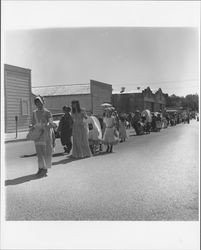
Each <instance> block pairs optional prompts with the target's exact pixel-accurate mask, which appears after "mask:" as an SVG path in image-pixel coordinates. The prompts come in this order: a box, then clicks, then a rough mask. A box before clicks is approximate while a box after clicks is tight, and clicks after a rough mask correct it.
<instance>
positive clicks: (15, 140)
mask: <svg viewBox="0 0 201 250" xmlns="http://www.w3.org/2000/svg"><path fill="white" fill-rule="evenodd" d="M22 141H28V140H27V139H26V138H22V139H11V140H6V141H4V143H16V142H22Z"/></svg>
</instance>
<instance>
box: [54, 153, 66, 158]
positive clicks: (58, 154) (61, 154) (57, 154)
mask: <svg viewBox="0 0 201 250" xmlns="http://www.w3.org/2000/svg"><path fill="white" fill-rule="evenodd" d="M58 156H64V153H56V154H53V155H52V157H58Z"/></svg>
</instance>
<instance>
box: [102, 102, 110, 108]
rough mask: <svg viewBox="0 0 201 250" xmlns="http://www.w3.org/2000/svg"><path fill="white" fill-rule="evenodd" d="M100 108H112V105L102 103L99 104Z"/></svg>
mask: <svg viewBox="0 0 201 250" xmlns="http://www.w3.org/2000/svg"><path fill="white" fill-rule="evenodd" d="M101 106H102V107H104V108H110V107H112V105H111V104H110V103H106V102H105V103H103V104H101Z"/></svg>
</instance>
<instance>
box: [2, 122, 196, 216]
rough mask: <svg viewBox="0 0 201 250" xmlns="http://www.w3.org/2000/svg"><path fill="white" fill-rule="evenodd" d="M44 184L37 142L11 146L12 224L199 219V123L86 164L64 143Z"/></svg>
mask: <svg viewBox="0 0 201 250" xmlns="http://www.w3.org/2000/svg"><path fill="white" fill-rule="evenodd" d="M56 143H57V146H56V152H55V153H54V157H53V166H52V168H51V169H50V171H49V175H48V177H44V178H40V179H37V178H36V176H35V175H34V174H35V173H36V172H37V158H36V156H35V150H34V145H33V143H32V142H27V141H26V142H18V143H8V144H5V151H6V159H5V168H6V181H5V185H6V186H5V188H6V219H7V220H85V221H86V220H125V221H127V220H134V221H137V220H144V221H154V220H160V221H163V220H165V221H166V220H174V221H175V220H177V221H178V220H180V221H181V220H182V221H183V220H188V221H189V220H191V221H194V220H198V214H199V212H198V209H199V208H198V206H199V123H198V122H197V121H195V120H192V121H191V123H190V124H180V125H177V126H175V127H169V128H167V129H163V130H162V131H161V132H159V133H151V134H149V135H144V136H134V133H132V131H131V132H130V136H129V138H128V140H127V142H125V143H119V144H118V145H116V146H115V147H114V153H111V154H106V153H103V154H100V155H96V156H93V157H91V158H86V159H82V160H74V161H73V160H72V159H71V158H70V157H69V156H66V155H65V156H64V155H62V151H63V150H62V147H61V145H60V140H59V139H57V142H56Z"/></svg>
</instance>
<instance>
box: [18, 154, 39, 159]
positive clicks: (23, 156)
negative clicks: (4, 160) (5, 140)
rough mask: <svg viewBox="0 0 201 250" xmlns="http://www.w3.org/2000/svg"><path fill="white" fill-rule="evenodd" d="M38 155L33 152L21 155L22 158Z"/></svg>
mask: <svg viewBox="0 0 201 250" xmlns="http://www.w3.org/2000/svg"><path fill="white" fill-rule="evenodd" d="M33 156H36V154H31V155H21V156H20V158H27V157H33Z"/></svg>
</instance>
